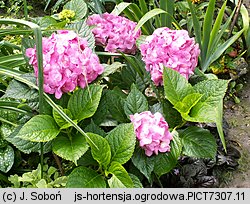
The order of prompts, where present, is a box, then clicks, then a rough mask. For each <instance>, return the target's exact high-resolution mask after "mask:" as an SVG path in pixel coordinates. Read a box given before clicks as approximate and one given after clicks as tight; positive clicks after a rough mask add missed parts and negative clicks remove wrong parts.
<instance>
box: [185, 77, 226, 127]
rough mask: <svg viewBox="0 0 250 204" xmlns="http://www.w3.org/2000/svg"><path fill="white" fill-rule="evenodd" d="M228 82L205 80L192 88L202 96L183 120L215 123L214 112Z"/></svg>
mask: <svg viewBox="0 0 250 204" xmlns="http://www.w3.org/2000/svg"><path fill="white" fill-rule="evenodd" d="M227 86H228V81H227V80H220V79H212V80H205V81H202V82H199V83H197V84H196V85H195V86H194V87H193V88H194V91H195V92H196V93H200V94H202V95H203V96H202V97H201V99H200V100H199V101H198V103H197V104H196V105H195V106H194V107H193V108H192V110H191V111H190V114H189V116H190V117H189V116H187V117H186V118H185V119H186V120H188V121H192V122H216V112H217V108H218V105H219V103H220V102H221V100H222V99H223V97H224V95H225V92H226V90H227Z"/></svg>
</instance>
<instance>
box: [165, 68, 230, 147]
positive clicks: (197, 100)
mask: <svg viewBox="0 0 250 204" xmlns="http://www.w3.org/2000/svg"><path fill="white" fill-rule="evenodd" d="M163 82H164V91H165V96H166V98H167V99H168V100H169V101H170V102H171V103H172V104H173V105H174V108H175V109H176V110H178V111H179V112H180V114H181V116H182V117H183V119H185V120H186V121H191V122H202V123H204V122H205V123H206V122H216V125H217V128H218V130H219V134H220V137H221V141H222V143H223V147H224V149H226V145H225V139H224V135H223V132H222V131H221V129H222V117H221V116H222V108H221V106H220V104H221V101H222V100H223V97H224V95H225V93H226V90H227V86H228V81H227V80H221V79H211V80H209V79H208V80H204V81H201V82H199V83H197V84H195V85H194V86H192V85H191V84H189V83H188V81H187V80H186V79H185V78H184V77H183V76H181V75H180V74H179V73H178V72H176V71H174V70H172V69H169V68H165V69H164V72H163Z"/></svg>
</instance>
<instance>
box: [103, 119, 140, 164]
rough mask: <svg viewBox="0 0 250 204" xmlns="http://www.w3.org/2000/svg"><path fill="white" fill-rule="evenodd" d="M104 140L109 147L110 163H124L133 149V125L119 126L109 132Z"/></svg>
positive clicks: (134, 137) (134, 138) (134, 139)
mask: <svg viewBox="0 0 250 204" xmlns="http://www.w3.org/2000/svg"><path fill="white" fill-rule="evenodd" d="M106 139H107V140H108V142H109V145H110V147H111V161H116V162H119V163H121V164H124V163H126V162H127V161H128V160H129V159H130V158H131V156H132V154H133V152H134V148H135V141H136V136H135V133H134V127H133V124H131V123H129V124H121V125H119V126H117V127H116V128H114V129H113V130H112V131H110V132H109V134H108V136H107V137H106Z"/></svg>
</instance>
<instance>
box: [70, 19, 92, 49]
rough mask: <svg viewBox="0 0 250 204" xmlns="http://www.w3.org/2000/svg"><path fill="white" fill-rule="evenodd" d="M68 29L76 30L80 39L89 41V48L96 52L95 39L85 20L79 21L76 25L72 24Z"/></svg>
mask: <svg viewBox="0 0 250 204" xmlns="http://www.w3.org/2000/svg"><path fill="white" fill-rule="evenodd" d="M66 28H69V29H72V30H74V31H75V32H76V33H77V34H78V35H79V36H80V37H82V38H86V40H87V41H88V46H89V47H90V48H91V49H92V50H94V48H95V37H94V35H93V33H92V31H91V29H90V27H89V26H88V25H87V23H86V21H85V20H81V21H78V22H76V23H71V24H69V25H68V26H66Z"/></svg>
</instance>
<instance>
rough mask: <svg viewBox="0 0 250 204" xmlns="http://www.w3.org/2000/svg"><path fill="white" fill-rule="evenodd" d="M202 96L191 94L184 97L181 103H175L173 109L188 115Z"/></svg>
mask: <svg viewBox="0 0 250 204" xmlns="http://www.w3.org/2000/svg"><path fill="white" fill-rule="evenodd" d="M201 97H202V95H201V94H199V93H193V94H189V95H187V96H185V98H183V100H182V101H181V102H177V103H176V104H175V105H174V108H175V109H176V110H178V111H179V112H180V113H181V114H188V113H189V112H190V110H191V108H193V107H194V106H195V105H196V104H197V103H198V101H199V100H200V99H201Z"/></svg>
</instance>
